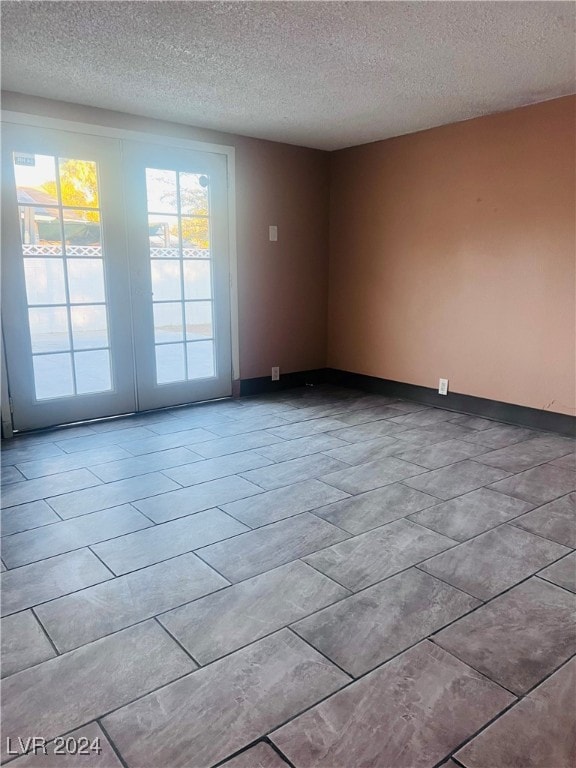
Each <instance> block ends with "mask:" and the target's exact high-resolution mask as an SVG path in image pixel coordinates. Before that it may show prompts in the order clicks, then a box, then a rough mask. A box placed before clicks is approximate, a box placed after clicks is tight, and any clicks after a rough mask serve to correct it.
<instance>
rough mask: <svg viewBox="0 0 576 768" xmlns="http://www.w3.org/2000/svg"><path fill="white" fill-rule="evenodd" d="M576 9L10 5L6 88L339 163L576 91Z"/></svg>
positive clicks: (566, 5)
mask: <svg viewBox="0 0 576 768" xmlns="http://www.w3.org/2000/svg"><path fill="white" fill-rule="evenodd" d="M575 8H576V6H575V5H574V4H573V3H571V2H481V1H477V2H336V1H333V2H192V1H189V2H155V1H152V0H148V2H92V1H91V0H85V1H84V2H27V1H23V2H11V1H8V0H4V2H3V3H2V59H3V71H2V80H3V87H4V88H5V89H6V90H11V91H16V92H20V93H26V94H32V95H35V96H44V97H47V98H54V99H61V100H64V101H70V102H75V103H79V104H88V105H91V106H96V107H105V108H108V109H114V110H120V111H122V112H130V113H133V114H138V115H145V116H148V117H156V118H162V119H165V120H172V121H176V122H179V123H186V124H190V125H195V126H199V127H204V128H212V129H218V130H222V131H229V132H232V133H239V134H244V135H248V136H256V137H259V138H265V139H271V140H274V141H285V142H289V143H291V144H302V145H305V146H310V147H318V148H321V149H329V150H331V149H338V148H341V147H346V146H351V145H355V144H363V143H365V142H369V141H375V140H377V139H383V138H388V137H390V136H397V135H400V134H404V133H411V132H413V131H418V130H421V129H423V128H430V127H432V126H435V125H440V124H444V123H451V122H456V121H458V120H465V119H467V118H470V117H474V116H477V115H483V114H487V113H490V112H497V111H500V110H504V109H509V108H512V107H515V106H519V105H523V104H530V103H533V102H537V101H544V100H546V99H550V98H554V97H556V96H562V95H565V94H569V93H573V92H574V91H575V90H576V86H575V69H574V67H575V37H574V35H575V15H576V12H575Z"/></svg>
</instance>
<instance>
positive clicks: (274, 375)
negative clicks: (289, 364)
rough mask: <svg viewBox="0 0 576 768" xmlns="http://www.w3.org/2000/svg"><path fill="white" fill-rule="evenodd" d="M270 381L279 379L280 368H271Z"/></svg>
mask: <svg viewBox="0 0 576 768" xmlns="http://www.w3.org/2000/svg"><path fill="white" fill-rule="evenodd" d="M272 381H280V368H278V367H275V368H272Z"/></svg>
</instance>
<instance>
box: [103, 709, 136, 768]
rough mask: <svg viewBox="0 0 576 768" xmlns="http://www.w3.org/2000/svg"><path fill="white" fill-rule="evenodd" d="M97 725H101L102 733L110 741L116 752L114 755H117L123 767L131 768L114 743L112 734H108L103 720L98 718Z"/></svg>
mask: <svg viewBox="0 0 576 768" xmlns="http://www.w3.org/2000/svg"><path fill="white" fill-rule="evenodd" d="M96 723H97V724H98V725H99V727H100V729H101V731H102V733H103V734H104V737H105V738H106V739H107V740H108V743H109V744H110V747H111V748H112V751H113V752H114V754H115V755H116V757H117V758H118V760H119V761H120V763H121V765H122V766H123V767H124V768H129V767H128V763H127V762H126V761H125V760H124V758H123V757H122V754H121V753H120V750H119V749H118V747H117V746H116V744H115V743H114V740H113V739H112V737H111V736H110V734H109V733H108V731H107V730H106V728H105V727H104V724H103V723H102V720H101V719H100V718H97V719H96Z"/></svg>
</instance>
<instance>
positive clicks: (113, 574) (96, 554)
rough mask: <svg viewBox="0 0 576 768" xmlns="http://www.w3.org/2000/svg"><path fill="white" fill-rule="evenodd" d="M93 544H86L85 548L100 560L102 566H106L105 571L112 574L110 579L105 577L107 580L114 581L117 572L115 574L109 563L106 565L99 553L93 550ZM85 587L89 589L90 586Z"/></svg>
mask: <svg viewBox="0 0 576 768" xmlns="http://www.w3.org/2000/svg"><path fill="white" fill-rule="evenodd" d="M93 546H95V544H90V545H89V546H87V547H86V549H87V550H88V551H89V552H92V554H93V555H94V557H95V558H96V559H97V560H100V562H101V563H102V565H103V566H104V568H106V570H107V571H109V572H110V573H111V574H112V579H107V581H114V579H115V578H116V576H117V574H115V573H114V571H113V570H112V568H110V566H109V565H106V563H105V562H104V560H102V558H101V557H100V555H99V554H98V553H97V552H94V550H93V549H92V547H93ZM100 583H101V584H102V583H103V582H100ZM93 586H96V584H94V585H93ZM86 589H90V587H86ZM80 591H82V590H80Z"/></svg>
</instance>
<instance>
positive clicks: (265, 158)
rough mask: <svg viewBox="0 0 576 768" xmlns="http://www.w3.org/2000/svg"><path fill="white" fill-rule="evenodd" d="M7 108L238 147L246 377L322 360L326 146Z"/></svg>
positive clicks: (29, 106)
mask: <svg viewBox="0 0 576 768" xmlns="http://www.w3.org/2000/svg"><path fill="white" fill-rule="evenodd" d="M2 107H3V109H5V110H14V111H18V112H26V113H32V114H38V115H46V116H48V117H56V118H60V119H62V120H73V121H76V122H85V123H91V124H95V125H104V126H111V127H115V128H124V129H126V130H135V131H146V132H150V133H156V134H161V135H169V136H176V137H180V138H187V139H194V140H197V141H206V142H211V143H217V144H226V145H228V146H233V147H235V150H236V197H237V202H236V205H237V221H238V226H237V251H238V300H239V307H238V314H239V320H238V326H239V353H240V378H242V379H247V378H252V377H255V376H270V369H271V367H272V366H276V365H279V366H280V369H281V372H284V373H287V372H289V371H301V370H309V369H313V368H323V367H324V366H325V364H326V312H327V291H328V283H327V278H328V248H327V246H328V183H329V155H328V153H326V152H320V151H318V150H313V149H305V148H303V147H295V146H290V145H287V144H277V143H274V142H270V141H260V140H258V139H250V138H245V137H242V136H233V135H231V134H226V133H217V132H214V131H206V130H202V129H196V128H190V127H188V126H184V125H176V124H174V123H163V122H161V121H156V120H148V119H145V118H139V117H135V116H132V115H125V114H122V113H119V112H110V111H107V110H101V109H92V108H90V107H83V106H79V105H74V104H67V103H64V102H54V101H49V100H46V99H38V98H32V97H27V96H22V95H19V94H11V93H4V94H3V99H2ZM270 224H275V225H277V226H278V231H279V240H278V242H277V243H270V242H269V241H268V226H269V225H270Z"/></svg>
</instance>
